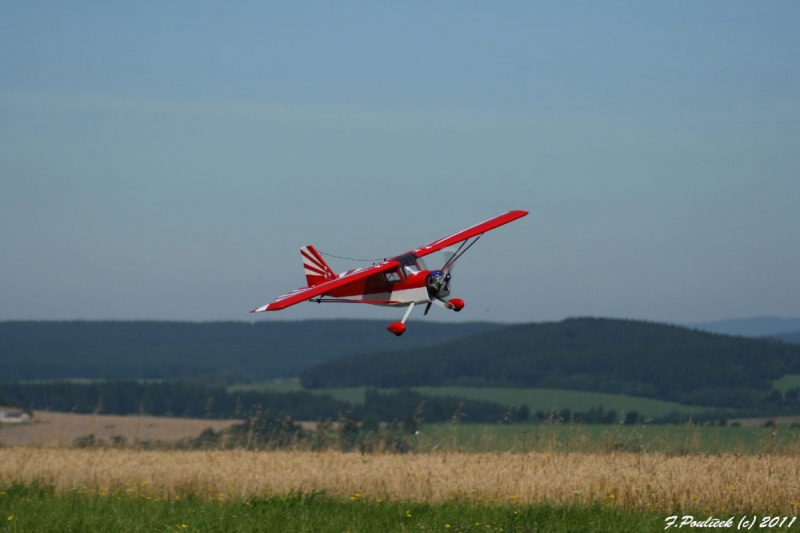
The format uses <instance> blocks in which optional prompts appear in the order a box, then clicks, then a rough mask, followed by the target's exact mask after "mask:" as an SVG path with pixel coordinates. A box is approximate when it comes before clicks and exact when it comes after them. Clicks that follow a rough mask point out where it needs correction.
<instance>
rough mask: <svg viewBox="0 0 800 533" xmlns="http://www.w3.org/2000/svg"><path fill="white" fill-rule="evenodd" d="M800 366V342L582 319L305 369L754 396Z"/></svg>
mask: <svg viewBox="0 0 800 533" xmlns="http://www.w3.org/2000/svg"><path fill="white" fill-rule="evenodd" d="M791 373H800V346H796V345H791V344H784V343H781V342H777V341H767V340H756V339H746V338H742V337H729V336H725V335H718V334H712V333H705V332H701V331H696V330H690V329H686V328H683V327H678V326H670V325H663V324H656V323H648V322H639V321H628V320H611V319H595V318H577V319H569V320H564V321H562V322H556V323H543V324H525V325H516V326H509V327H506V328H504V329H501V330H495V331H490V332H484V333H480V334H476V335H473V336H471V337H468V338H463V339H457V340H454V341H450V342H448V343H446V344H443V345H439V346H436V347H429V348H424V349H419V350H404V351H393V352H386V353H381V354H370V355H362V356H353V357H347V358H343V359H338V360H335V361H329V362H326V363H323V364H320V365H318V366H316V367H313V368H310V369H308V370H306V371H305V372H303V374H302V375H301V383H302V384H303V386H304V387H306V388H314V387H344V386H357V385H370V386H380V387H410V386H423V385H431V386H437V385H453V384H463V385H466V384H469V385H495V386H512V385H513V386H524V387H549V388H563V389H578V390H595V391H604V392H618V393H625V394H632V395H638V396H646V397H652V398H660V399H664V400H672V401H683V402H687V403H694V404H697V405H736V403H737V402H744V403H746V404H748V405H751V404H752V403H753V402H755V401H757V400H758V398H760V397H762V396H763V395H764V393H765V392H766V391H769V389H770V388H771V384H770V381H771V380H773V379H777V378H780V377H782V376H783V375H785V374H791Z"/></svg>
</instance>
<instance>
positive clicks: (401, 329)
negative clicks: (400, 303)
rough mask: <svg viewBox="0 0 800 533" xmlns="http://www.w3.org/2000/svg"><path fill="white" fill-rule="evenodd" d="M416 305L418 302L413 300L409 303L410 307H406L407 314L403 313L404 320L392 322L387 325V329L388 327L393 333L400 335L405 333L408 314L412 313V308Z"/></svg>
mask: <svg viewBox="0 0 800 533" xmlns="http://www.w3.org/2000/svg"><path fill="white" fill-rule="evenodd" d="M414 305H416V304H415V303H414V302H411V303H410V304H409V305H408V309H406V314H404V315H403V320H401V321H400V322H392V323H391V324H389V325H388V326H386V329H388V330H389V331H391V332H392V333H394V334H395V335H397V336H398V337H399V336H400V335H402V334H403V333H405V331H406V319H407V318H408V315H410V314H411V310H412V309H414Z"/></svg>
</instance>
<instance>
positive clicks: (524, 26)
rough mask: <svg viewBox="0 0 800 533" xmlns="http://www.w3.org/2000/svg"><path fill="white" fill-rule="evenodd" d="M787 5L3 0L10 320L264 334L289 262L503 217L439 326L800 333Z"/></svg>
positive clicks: (402, 246) (367, 310)
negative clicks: (735, 320)
mask: <svg viewBox="0 0 800 533" xmlns="http://www.w3.org/2000/svg"><path fill="white" fill-rule="evenodd" d="M798 15H800V4H797V3H796V2H721V1H720V2H702V3H700V2H688V1H687V2H669V3H666V2H665V3H661V4H659V5H655V4H653V3H642V2H604V3H600V2H553V3H530V2H507V3H504V4H502V5H492V4H489V3H481V2H475V3H469V2H467V3H464V2H459V3H455V2H453V3H448V2H442V3H435V4H434V5H431V4H430V3H424V2H406V3H403V4H402V5H401V4H392V5H388V4H385V3H384V4H380V3H368V2H352V3H325V2H318V3H317V2H309V3H304V4H297V3H289V2H287V3H251V4H249V3H238V4H235V5H231V4H229V3H206V2H170V3H168V5H155V4H152V5H147V4H142V3H133V2H131V3H116V2H115V3H98V2H86V3H81V2H73V3H57V2H49V3H47V2H14V3H10V4H8V5H6V6H5V8H4V16H3V17H2V19H0V65H2V68H0V319H169V320H251V319H253V317H252V316H251V315H248V314H247V311H248V310H250V309H252V308H255V307H257V306H259V305H262V304H265V303H267V302H269V301H271V300H272V299H273V298H274V297H276V296H278V295H280V294H282V293H284V292H287V291H288V290H291V289H294V288H296V287H298V286H300V285H302V284H304V278H303V275H302V269H301V267H300V259H299V252H298V249H299V247H300V246H302V245H305V244H314V245H315V246H316V247H317V248H318V249H320V250H322V251H326V252H330V253H334V254H337V255H341V256H348V257H359V258H360V257H366V258H373V257H385V256H390V255H396V254H398V253H401V252H404V251H406V250H409V249H411V248H414V247H416V246H419V245H420V244H423V243H425V242H429V241H431V240H433V239H436V238H439V237H442V236H444V235H447V234H449V233H452V232H454V231H456V230H459V229H462V228H463V227H466V226H470V225H472V224H474V223H476V222H479V221H481V220H484V219H486V218H489V217H491V216H494V215H496V214H498V213H501V212H504V211H507V210H510V209H526V210H529V211H530V212H531V214H530V215H529V216H528V217H527V218H525V219H522V220H520V221H518V222H515V223H513V224H511V225H509V226H505V227H503V228H500V229H498V230H496V231H494V232H492V233H490V234H487V235H486V236H485V237H484V238H483V239H482V240H481V241H480V242H479V244H477V245H476V246H475V247H474V248H473V249H472V250H471V251H470V252H469V254H468V255H467V256H465V257H464V259H463V261H462V262H460V263H459V268H458V270H457V271H456V277H455V281H454V285H455V288H456V292H457V293H458V294H457V295H458V296H460V297H462V298H463V299H464V300H465V301H466V302H467V308H466V309H465V311H464V312H462V313H460V314H459V315H455V314H454V313H447V312H445V311H444V310H441V309H436V310H434V311H432V314H433V316H429V317H428V318H432V319H434V320H458V321H463V320H494V321H515V322H517V321H539V320H558V319H561V318H564V317H567V316H576V315H596V316H612V317H624V318H638V319H648V320H665V321H699V320H713V319H719V318H730V317H745V316H755V315H780V316H800V283H798V274H797V272H798V271H800V268H798V265H800V246H798V245H797V243H798V242H800V229H798V228H800V224H798V221H799V220H800V217H798V214H797V213H798V206H799V205H800V176H798V168H800V54H798V51H800V34H798V32H797V31H796V27H797V21H798V20H800V16H798ZM434 263H435V261H434ZM331 265H332V266H333V267H334V269H337V270H346V269H349V268H354V267H355V266H361V265H359V264H353V263H348V262H345V261H341V260H338V259H332V260H331ZM401 312H402V311H398V310H387V309H380V308H373V307H367V306H363V307H362V306H356V305H351V306H345V305H342V306H317V305H312V304H303V305H299V306H295V307H294V308H291V309H288V310H285V311H281V312H279V313H274V314H269V315H268V316H264V315H261V316H259V317H258V318H257V319H259V320H264V319H266V320H275V319H303V318H312V317H315V318H316V317H322V318H341V317H362V318H367V317H372V318H385V319H387V320H394V319H396V318H398V317H399V316H400V313H401ZM418 314H421V313H418Z"/></svg>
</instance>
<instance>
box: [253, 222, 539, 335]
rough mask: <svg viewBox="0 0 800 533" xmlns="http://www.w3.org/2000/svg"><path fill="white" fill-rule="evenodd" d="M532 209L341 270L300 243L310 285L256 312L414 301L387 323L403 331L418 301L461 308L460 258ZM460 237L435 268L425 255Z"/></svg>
mask: <svg viewBox="0 0 800 533" xmlns="http://www.w3.org/2000/svg"><path fill="white" fill-rule="evenodd" d="M527 214H528V212H527V211H509V212H508V213H504V214H502V215H499V216H496V217H494V218H490V219H489V220H486V221H485V222H481V223H480V224H476V225H474V226H472V227H469V228H467V229H465V230H462V231H459V232H458V233H454V234H452V235H450V236H449V237H445V238H443V239H439V240H437V241H433V242H432V243H430V244H426V245H425V246H421V247H419V248H416V249H414V250H411V251H410V252H406V253H404V254H401V255H398V256H396V257H392V258H391V259H385V260H383V261H382V262H380V263H376V264H374V265H372V266H368V267H364V268H357V269H355V270H348V271H347V272H344V273H343V274H340V275H338V276H337V275H336V274H335V273H334V272H333V270H331V267H330V266H328V264H327V263H326V262H325V260H324V259H323V258H322V256H321V255H320V254H319V252H317V251H316V250H315V249H314V247H313V246H310V245H309V246H304V247H302V248H300V254H301V256H302V258H303V269H304V270H305V274H306V280H307V281H308V286H307V287H302V288H300V289H296V290H294V291H292V292H290V293H289V294H285V295H283V296H280V297H279V298H277V299H276V300H275V301H274V302H272V303H271V304H268V305H265V306H262V307H259V308H258V309H253V310H252V311H250V312H251V313H259V312H262V311H279V310H280V309H285V308H286V307H289V306H292V305H295V304H298V303H300V302H305V301H310V302H317V303H322V302H345V303H361V304H371V305H383V306H390V307H408V309H407V310H406V313H405V315H403V319H402V320H401V321H400V322H393V323H391V324H389V326H388V327H387V328H386V329H388V330H389V331H391V332H392V333H394V334H395V335H397V336H400V335H402V334H403V332H404V331H405V330H406V324H405V323H406V319H407V318H408V315H409V314H411V310H412V309H414V306H415V305H417V304H425V305H426V307H425V314H426V315H427V314H428V311H429V310H430V308H431V305H432V304H434V303H435V304H438V305H441V306H442V307H445V308H447V309H452V310H453V311H461V310H462V309H463V308H464V300H462V299H460V298H450V299H448V297H449V296H450V278H451V271H452V268H453V265H454V264H455V262H456V261H457V260H458V259H459V258H460V257H461V256H462V255H464V253H465V252H466V251H467V250H469V248H470V247H471V246H472V245H473V244H475V242H477V240H478V239H480V237H481V235H483V234H484V233H486V232H487V231H491V230H493V229H495V228H497V227H499V226H502V225H504V224H508V223H509V222H513V221H514V220H517V219H518V218H522V217H524V216H525V215H527ZM470 239H472V240H471V241H470ZM459 243H460V245H459V246H458V248H457V249H456V250H455V251H454V252H451V253H450V254H449V257H448V258H447V259H446V260H445V264H444V265H443V266H442V268H440V269H438V270H429V269H428V267H427V266H425V263H424V262H423V261H422V258H423V257H424V256H426V255H429V254H432V253H434V252H438V251H440V250H443V249H445V248H448V247H451V246H454V245H456V244H459Z"/></svg>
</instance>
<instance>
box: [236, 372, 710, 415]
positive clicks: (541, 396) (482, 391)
mask: <svg viewBox="0 0 800 533" xmlns="http://www.w3.org/2000/svg"><path fill="white" fill-rule="evenodd" d="M229 390H230V391H231V392H235V391H237V390H241V391H246V390H250V391H264V392H267V391H269V392H297V391H302V390H305V389H303V388H302V387H301V385H300V382H299V380H297V379H285V380H276V381H271V382H268V383H263V384H258V385H236V386H233V387H231V388H230V389H229ZM365 390H366V387H347V388H339V389H310V390H309V392H313V393H315V394H330V395H331V396H333V397H334V398H336V399H337V400H342V401H347V402H351V403H353V404H363V403H364V391H365ZM382 390H385V391H393V390H396V389H382ZM413 390H415V391H417V392H419V393H420V394H425V395H429V396H452V397H456V398H464V399H470V400H483V401H488V402H494V403H498V404H500V405H514V406H516V407H520V406H522V405H527V406H528V408H529V409H530V410H531V412H532V413H535V412H536V411H542V412H545V413H550V412H551V411H560V410H562V409H570V410H572V411H579V412H585V411H588V410H589V409H591V408H594V407H598V406H603V408H605V409H606V410H607V411H608V410H612V409H613V410H615V411H617V412H618V413H620V412H623V411H624V412H626V413H627V412H631V411H636V412H637V413H639V414H640V415H642V416H645V417H658V416H663V415H666V414H668V413H671V412H673V411H675V412H679V413H691V412H699V411H700V410H702V408H694V407H691V406H687V405H682V404H678V403H673V402H664V401H660V400H650V399H647V398H636V397H633V396H625V395H624V394H606V393H602V392H583V391H570V390H556V389H521V388H499V387H415V388H414V389H413Z"/></svg>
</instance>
